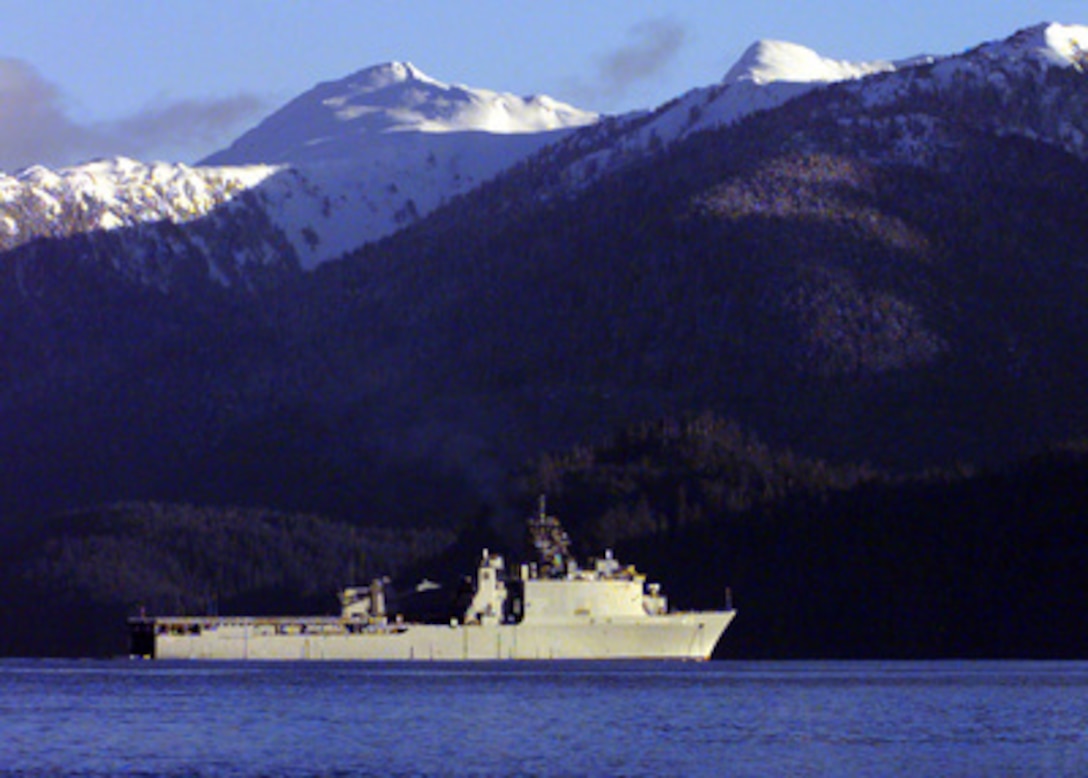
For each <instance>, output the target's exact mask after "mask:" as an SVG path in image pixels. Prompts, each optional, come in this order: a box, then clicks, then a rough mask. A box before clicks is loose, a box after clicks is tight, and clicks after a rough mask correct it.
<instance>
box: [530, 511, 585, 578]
mask: <svg viewBox="0 0 1088 778" xmlns="http://www.w3.org/2000/svg"><path fill="white" fill-rule="evenodd" d="M528 526H529V540H530V541H531V543H532V545H533V548H535V549H536V552H537V555H538V556H539V558H540V572H541V575H542V576H543V577H548V578H557V577H561V576H564V575H566V573H567V568H568V567H569V565H570V563H572V562H573V561H574V556H573V554H571V550H570V536H569V535H568V534H567V531H566V530H565V529H563V525H562V524H560V523H559V518H558V517H557V516H549V515H548V507H547V498H546V497H545V496H544V495H540V502H539V506H538V510H537V515H536V516H531V517H529V520H528Z"/></svg>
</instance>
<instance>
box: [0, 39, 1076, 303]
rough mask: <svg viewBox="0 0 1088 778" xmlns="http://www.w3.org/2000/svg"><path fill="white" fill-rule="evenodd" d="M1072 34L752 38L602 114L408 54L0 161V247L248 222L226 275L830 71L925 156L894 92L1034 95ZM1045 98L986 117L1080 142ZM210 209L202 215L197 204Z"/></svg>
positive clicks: (609, 159) (315, 258) (615, 154)
mask: <svg viewBox="0 0 1088 778" xmlns="http://www.w3.org/2000/svg"><path fill="white" fill-rule="evenodd" d="M1086 47H1088V27H1085V26H1079V25H1072V26H1068V25H1060V24H1041V25H1037V26H1035V27H1031V28H1028V29H1025V30H1022V31H1020V32H1017V33H1016V34H1014V35H1012V36H1010V37H1009V38H1007V39H1005V40H1001V41H995V42H991V43H986V44H984V45H981V46H978V47H976V48H974V49H971V50H969V51H967V52H964V53H962V54H959V55H954V56H948V57H942V58H935V57H928V56H926V57H917V58H914V59H911V60H901V61H888V60H875V61H870V62H846V61H842V60H835V59H829V58H826V57H823V56H821V55H820V54H817V53H816V52H814V51H812V50H811V49H808V48H806V47H804V46H799V45H797V44H793V43H787V42H783V41H774V40H763V41H759V42H757V43H755V44H753V45H752V46H751V47H749V48H748V50H747V51H745V52H744V54H743V55H742V56H741V58H740V59H739V60H738V61H737V63H736V64H735V65H734V66H733V67H732V68H730V69H729V71H728V72H727V73H726V74H725V76H724V77H723V78H722V79H721V81H719V82H718V83H716V84H713V85H710V86H707V87H702V88H696V89H692V90H691V91H689V92H687V93H686V94H684V95H681V96H680V97H678V98H676V99H675V100H672V101H671V102H669V103H667V104H665V105H663V106H661V107H660V108H658V109H657V110H655V111H653V112H638V113H632V114H628V115H626V116H620V117H613V118H610V119H608V120H606V121H601V120H600V117H599V116H598V114H595V113H592V112H588V111H583V110H579V109H577V108H574V107H572V106H570V105H566V104H564V103H560V102H558V101H555V100H552V99H551V98H548V97H545V96H535V97H518V96H516V95H512V94H509V93H504V92H496V91H491V90H486V89H476V88H471V87H467V86H463V85H451V84H447V83H444V82H442V81H439V80H437V79H434V78H431V77H430V76H428V75H426V74H425V73H423V72H422V71H421V70H420V69H419V68H417V67H415V66H414V65H412V64H411V63H407V62H389V63H385V64H382V65H377V66H375V67H371V68H366V69H364V70H360V71H359V72H357V73H354V74H352V75H350V76H348V77H346V78H343V79H340V80H337V81H329V82H326V83H322V84H319V85H317V86H316V87H314V88H313V89H311V90H309V91H308V92H306V93H304V94H302V95H300V96H298V97H297V98H295V99H293V100H291V101H290V102H288V103H287V104H286V105H284V106H283V107H282V108H280V109H279V110H277V111H276V112H274V113H273V114H271V115H270V116H268V117H267V118H266V119H264V120H263V121H262V122H260V123H259V124H258V125H257V126H256V127H254V128H253V129H252V130H250V131H248V132H246V133H245V134H244V135H242V136H241V137H240V138H238V140H237V141H235V142H234V143H233V144H232V145H231V146H230V147H228V148H226V149H224V150H222V151H220V152H217V153H216V154H213V155H211V156H210V157H208V158H207V159H206V160H204V161H203V162H202V163H201V164H200V165H199V166H196V167H188V166H186V165H180V164H179V165H174V164H166V163H157V164H148V165H145V164H142V163H139V162H135V161H133V160H129V159H124V158H118V159H113V160H101V161H96V162H91V163H88V164H86V165H79V166H74V167H71V168H66V169H62V170H56V171H54V170H48V169H46V168H42V167H32V168H29V169H27V170H24V171H22V172H20V173H18V174H16V175H4V174H0V250H10V249H12V248H15V247H18V246H20V245H22V244H25V243H27V242H29V241H31V240H33V239H35V238H42V237H50V238H63V237H68V236H71V235H75V234H81V233H93V232H97V231H105V232H107V233H111V232H113V231H116V230H118V229H119V228H139V227H141V226H144V225H152V224H155V223H160V222H167V223H173V224H192V225H193V226H192V227H191V228H190V232H193V234H197V233H200V234H199V237H198V238H193V240H192V244H191V245H188V246H187V247H186V251H188V252H189V254H187V255H186V256H187V257H189V258H190V259H191V258H192V256H193V252H195V251H197V250H198V249H199V248H200V246H202V245H204V244H208V242H209V241H212V240H221V239H223V237H222V236H226V235H231V234H235V235H236V234H238V233H239V232H242V233H244V234H245V235H246V241H248V243H246V246H245V247H244V248H239V247H238V246H234V247H233V248H231V247H230V245H231V244H232V241H233V239H225V240H224V245H223V246H212V245H210V244H208V245H207V251H206V252H205V253H206V262H207V265H208V268H209V272H210V274H211V276H212V277H214V278H217V279H219V280H221V281H223V282H224V283H235V282H236V280H237V279H238V278H239V277H240V276H239V272H240V271H239V268H241V267H253V266H256V265H261V264H262V263H263V264H265V265H267V264H273V265H277V264H286V265H290V266H292V267H301V268H302V269H312V268H314V267H316V266H318V265H320V264H321V263H323V262H326V261H329V260H331V259H334V258H336V257H339V256H341V255H343V254H344V253H345V252H348V251H351V250H352V249H355V248H357V247H359V246H361V245H363V244H365V243H368V242H371V241H375V240H378V239H380V238H382V237H384V236H387V235H390V234H392V233H394V232H396V231H398V230H400V229H402V228H404V227H405V226H407V225H409V224H411V223H412V222H413V221H415V220H417V219H419V218H421V217H423V216H425V215H426V214H427V213H429V212H430V211H432V210H434V209H435V208H437V207H439V206H441V205H442V204H443V203H445V202H448V201H449V200H450V199H452V198H455V197H457V196H459V195H462V194H464V193H467V192H469V191H470V190H472V189H473V188H475V187H476V186H478V185H479V184H481V183H483V182H484V181H486V180H488V179H490V178H492V177H494V176H495V175H497V174H499V173H500V172H502V171H503V170H505V169H507V168H509V167H511V166H513V165H515V164H516V163H518V162H520V161H522V160H524V159H526V158H527V157H529V156H530V155H533V154H536V153H538V152H540V151H541V150H543V149H544V148H545V147H547V146H550V145H553V144H555V154H554V156H552V157H550V159H551V160H552V163H553V164H555V165H557V166H559V167H560V169H561V170H562V176H561V179H562V183H561V184H560V187H559V188H560V189H562V188H564V187H569V188H570V189H572V190H575V191H577V190H579V189H581V188H583V187H585V186H587V185H588V184H590V183H591V182H593V181H594V180H596V179H597V178H599V177H601V176H603V175H607V174H609V173H611V172H614V171H617V170H619V169H622V168H623V167H624V166H626V165H627V164H630V163H631V162H632V161H634V160H640V159H645V158H646V157H648V156H651V155H653V154H655V153H656V152H657V151H658V150H660V149H661V148H663V147H665V146H668V145H669V144H671V143H675V142H677V141H680V140H682V139H684V138H685V137H687V136H689V135H691V134H693V133H696V132H701V131H705V130H713V129H715V128H718V127H722V126H726V125H729V124H733V123H735V122H737V121H740V120H741V119H743V118H744V117H746V116H749V115H751V114H753V113H755V112H758V111H765V110H772V109H775V108H777V107H779V106H782V105H784V104H785V103H787V102H789V101H791V100H793V99H795V98H797V97H799V96H801V95H804V94H806V93H809V92H812V91H813V90H817V89H823V88H826V87H829V86H830V85H840V86H836V87H835V89H836V90H837V92H836V94H837V95H838V96H837V97H835V98H834V99H836V100H839V99H841V100H844V101H847V102H849V101H853V103H854V104H855V107H856V105H861V106H864V107H865V108H868V109H874V113H881V111H876V109H882V115H881V116H880V117H877V118H873V117H861V118H859V119H857V121H859V122H868V123H869V126H872V127H873V128H874V129H882V128H884V125H886V128H887V129H888V130H889V131H892V130H894V131H895V132H897V133H898V134H899V135H901V136H902V141H901V143H900V148H901V149H902V152H901V154H900V156H901V157H902V159H899V160H898V161H904V160H906V161H908V162H909V161H913V162H915V163H917V164H924V163H925V160H926V158H927V157H926V153H927V151H926V150H927V148H932V147H933V146H934V141H935V139H938V138H939V135H940V131H941V126H940V121H939V120H938V119H937V118H935V117H933V116H927V115H923V114H919V113H918V111H917V110H916V109H915V108H911V107H906V106H908V105H909V101H910V100H911V95H912V94H916V95H917V94H928V95H938V94H942V95H945V96H948V95H955V94H960V92H957V91H956V90H968V91H969V90H977V89H982V88H985V89H989V90H991V91H996V92H997V93H998V94H999V95H1001V94H1004V95H1006V96H1015V95H1019V96H1020V97H1021V98H1022V100H1029V99H1031V100H1034V99H1037V98H1038V96H1032V95H1028V94H1027V90H1025V88H1024V84H1025V82H1031V85H1032V86H1031V88H1032V90H1034V91H1035V92H1040V94H1043V93H1045V91H1046V90H1047V89H1048V87H1047V85H1046V84H1045V83H1044V81H1045V80H1044V79H1042V78H1041V74H1043V73H1046V72H1047V71H1048V69H1050V68H1055V67H1056V68H1062V69H1065V70H1067V71H1070V72H1071V73H1072V74H1073V76H1074V77H1076V74H1078V73H1082V72H1083V71H1084V68H1085V67H1088V53H1086ZM1067 77H1068V76H1067ZM963 94H967V92H963ZM1063 94H1067V93H1066V92H1063ZM1045 98H1046V95H1045V94H1043V97H1041V98H1038V104H1037V106H1036V107H1035V109H1033V110H1028V111H1019V112H1018V113H1017V114H1016V116H1018V117H1020V118H1018V119H1014V118H1012V117H1011V116H1005V115H1000V114H998V115H997V118H996V119H994V121H995V122H997V123H1000V124H1001V126H994V127H989V128H988V129H989V130H991V131H994V132H1007V133H1019V134H1023V135H1029V136H1031V137H1035V138H1041V139H1044V140H1046V141H1048V142H1053V143H1056V144H1060V145H1061V146H1062V147H1063V148H1066V149H1068V150H1070V151H1071V152H1073V153H1076V154H1079V155H1081V156H1086V157H1088V118H1085V117H1088V106H1082V105H1079V104H1077V105H1070V104H1067V103H1068V101H1063V100H1056V99H1045ZM1075 98H1076V95H1074V99H1075ZM952 99H953V100H954V99H956V98H954V97H953V98H952ZM1001 99H1005V98H1001ZM1010 99H1011V97H1010ZM893 106H894V108H893V109H892V110H891V111H890V112H889V111H887V110H883V109H886V108H888V107H893ZM844 107H845V108H849V106H846V105H845V103H844ZM849 110H854V108H849ZM885 114H886V115H885ZM1017 122H1018V123H1017ZM881 123H883V125H881ZM893 125H894V126H893ZM567 136H570V137H569V138H568V137H567ZM564 139H566V141H565V142H562V143H561V141H564ZM547 159H548V158H545V157H541V160H542V163H544V164H547ZM243 195H245V197H244V200H245V202H244V204H239V203H238V202H237V201H238V200H239V199H240V198H242V196H243ZM540 196H542V197H546V196H549V193H547V192H544V193H542V194H541V195H540ZM209 214H214V215H215V218H214V219H201V217H205V216H208V215H209ZM194 222H197V224H194ZM243 222H244V224H245V225H247V226H246V227H245V228H244V229H243V228H241V227H239V225H240V224H242V223H243ZM258 223H260V224H261V225H263V226H261V227H260V228H258ZM201 230H203V231H204V232H203V233H201ZM231 230H234V232H233V233H232V232H231ZM261 230H263V233H261ZM260 234H264V235H266V238H261V237H260ZM140 239H141V240H145V239H146V240H150V239H149V238H147V236H146V235H144V236H142V237H141V238H140ZM145 250H146V251H147V252H151V254H154V250H153V248H150V247H147V246H145ZM167 251H169V249H167ZM114 253H116V252H114ZM113 261H123V260H113ZM161 276H162V274H160V277H161Z"/></svg>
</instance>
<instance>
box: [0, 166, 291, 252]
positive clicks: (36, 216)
mask: <svg viewBox="0 0 1088 778" xmlns="http://www.w3.org/2000/svg"><path fill="white" fill-rule="evenodd" d="M276 170H277V169H276V168H275V167H273V166H269V165H254V166H250V167H221V168H191V167H188V166H186V165H181V164H167V163H155V164H150V165H145V164H143V163H140V162H136V161H134V160H131V159H126V158H124V157H118V158H115V159H108V160H96V161H94V162H89V163H87V164H84V165H77V166H73V167H68V168H61V169H59V170H51V169H49V168H45V167H41V166H37V165H36V166H34V167H30V168H27V169H25V170H22V171H20V172H18V173H16V174H15V175H6V174H2V173H0V250H5V251H7V250H10V249H13V248H15V247H17V246H19V245H22V244H23V243H27V242H29V241H31V240H34V239H35V238H42V237H48V238H64V237H68V236H70V235H73V234H76V233H81V232H90V231H93V230H114V229H118V228H121V227H132V226H136V225H138V224H148V223H154V222H160V221H169V222H173V223H176V224H181V223H184V222H188V221H192V220H193V219H197V218H200V217H202V216H206V215H207V214H209V213H211V212H212V211H213V210H214V209H216V208H219V207H221V206H223V205H225V204H226V203H227V202H229V201H230V200H231V199H232V198H234V197H235V196H236V195H238V194H239V193H241V192H244V191H247V190H249V189H251V188H252V187H254V186H257V185H258V184H260V183H261V182H262V181H264V180H265V179H266V178H268V177H269V176H271V175H272V174H274V173H275V172H276Z"/></svg>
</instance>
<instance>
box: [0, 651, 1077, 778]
mask: <svg viewBox="0 0 1088 778" xmlns="http://www.w3.org/2000/svg"><path fill="white" fill-rule="evenodd" d="M64 775H79V776H115V775H149V776H150V775H156V776H158V775H165V776H273V777H275V776H349V775H352V776H353V775H400V776H469V775H478V776H506V775H536V776H582V775H587V776H588V775H594V776H662V775H675V776H701V775H715V776H717V775H733V776H767V775H789V776H825V775H826V776H907V775H909V776H912V778H921V777H922V776H1044V775H1045V776H1082V775H1088V663H1063V662H1055V663H1020V662H926V663H897V662H871V663H870V662H785V663H769V662H711V663H705V664H686V663H675V664H674V663H641V662H640V663H571V664H566V663H531V662H530V663H507V664H503V663H494V664H492V663H483V664H467V665H466V664H441V663H440V664H367V663H363V664H358V663H356V664H352V663H344V664H317V663H315V664H303V663H284V664H245V663H153V662H129V661H117V662H94V661H79V662H64V661H23V660H6V661H0V776H5V777H6V776H64Z"/></svg>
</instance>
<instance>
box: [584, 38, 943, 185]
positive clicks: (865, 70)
mask: <svg viewBox="0 0 1088 778" xmlns="http://www.w3.org/2000/svg"><path fill="white" fill-rule="evenodd" d="M931 61H932V58H929V57H916V58H914V59H910V60H903V61H900V62H889V61H884V60H877V61H873V62H846V61H843V60H834V59H828V58H826V57H823V56H821V55H819V54H817V53H816V52H815V51H813V50H812V49H809V48H806V47H804V46H799V45H797V44H794V43H786V42H783V41H773V40H763V41H758V42H757V43H755V44H753V45H752V46H750V47H749V48H748V50H747V51H745V53H744V54H743V55H742V56H741V58H740V59H739V60H738V61H737V63H736V64H735V65H734V66H733V67H732V68H730V70H729V71H728V73H726V75H725V77H724V78H723V79H722V80H721V81H720V82H719V83H717V84H714V85H712V86H709V87H703V88H698V89H693V90H691V91H690V92H687V93H686V94H684V95H683V96H681V97H679V98H678V99H676V100H674V101H672V102H670V103H667V104H666V105H664V106H662V107H661V108H659V109H658V110H657V111H656V112H655V113H654V114H653V115H652V116H651V117H650V118H649V119H648V120H645V119H643V118H642V117H632V118H631V119H630V120H629V122H628V126H629V128H631V129H630V130H629V131H628V132H626V133H624V134H623V135H622V136H621V137H619V138H617V140H616V142H615V143H614V144H613V145H612V146H611V147H610V148H608V149H606V150H603V151H599V152H596V153H594V154H591V155H588V156H586V157H584V158H583V159H582V160H580V161H579V162H578V163H576V164H575V165H573V166H572V167H571V168H570V170H569V171H568V172H569V175H570V177H571V179H572V180H573V181H575V182H580V184H579V185H585V184H587V183H589V182H590V181H592V180H593V179H594V178H595V177H597V176H599V175H602V174H604V173H607V172H609V171H611V170H615V169H617V168H619V167H622V166H623V165H625V164H627V163H628V162H629V161H630V160H631V159H637V158H640V157H643V156H645V155H646V154H648V153H652V152H653V150H654V149H655V148H658V147H660V146H662V145H667V144H669V143H674V142H676V141H679V140H682V139H683V138H685V137H687V136H688V135H691V134H692V133H695V132H700V131H703V130H712V129H715V128H717V127H723V126H727V125H730V124H733V123H735V122H738V121H740V120H741V119H743V118H744V117H746V116H749V115H751V114H753V113H756V112H757V111H766V110H771V109H774V108H778V107H779V106H781V105H784V104H785V103H787V102H789V101H790V100H793V99H794V98H796V97H799V96H801V95H803V94H806V93H807V92H811V91H812V90H813V89H817V88H819V87H821V86H824V85H826V84H830V83H835V82H840V81H847V80H857V79H863V78H866V77H868V76H871V75H874V74H879V73H890V72H895V71H896V70H898V69H901V68H911V67H914V66H916V65H920V64H926V63H928V62H931Z"/></svg>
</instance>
